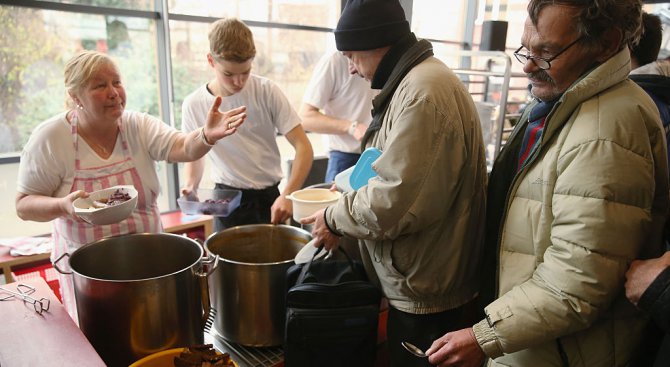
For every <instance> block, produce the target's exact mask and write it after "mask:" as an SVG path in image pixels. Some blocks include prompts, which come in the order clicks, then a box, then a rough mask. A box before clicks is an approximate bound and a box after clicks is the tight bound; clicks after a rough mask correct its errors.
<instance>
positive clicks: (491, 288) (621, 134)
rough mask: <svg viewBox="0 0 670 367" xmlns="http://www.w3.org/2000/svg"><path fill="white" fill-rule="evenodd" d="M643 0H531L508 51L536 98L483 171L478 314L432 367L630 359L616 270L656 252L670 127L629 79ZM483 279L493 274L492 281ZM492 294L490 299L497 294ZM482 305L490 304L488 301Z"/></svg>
mask: <svg viewBox="0 0 670 367" xmlns="http://www.w3.org/2000/svg"><path fill="white" fill-rule="evenodd" d="M641 19H642V3H641V2H640V0H589V1H585V0H530V2H529V3H528V18H527V19H526V23H525V26H524V32H523V35H522V37H521V47H519V49H517V51H516V52H515V53H514V55H515V57H516V59H517V60H518V61H519V62H521V63H522V64H523V65H524V67H523V70H524V72H525V73H526V74H527V75H528V78H529V80H530V84H531V93H532V95H533V97H534V98H535V100H534V101H533V102H532V103H530V104H529V106H528V107H527V108H526V109H525V112H524V113H523V115H522V117H521V120H520V123H519V124H517V125H516V126H515V129H514V131H513V132H512V133H511V135H510V137H509V138H508V139H507V144H506V145H505V147H504V148H503V149H502V151H501V152H500V155H499V156H498V157H497V159H496V161H495V163H494V165H493V170H492V172H491V176H490V177H489V186H488V196H487V213H486V218H487V228H486V247H485V249H486V250H485V251H484V254H485V256H494V258H490V259H493V261H492V262H486V263H485V264H484V267H483V269H484V271H487V272H490V274H488V276H487V274H484V276H485V278H484V280H485V282H484V286H483V289H482V293H481V294H480V297H482V301H486V302H490V303H488V305H487V306H486V307H485V313H486V317H485V318H484V319H483V320H481V321H480V322H478V323H476V324H475V325H474V326H472V327H469V328H466V329H462V330H459V331H456V332H451V333H447V334H446V335H444V336H443V337H441V338H439V339H437V340H436V341H435V342H434V343H433V345H432V346H431V348H430V349H429V350H427V351H426V353H427V354H428V355H429V357H428V360H429V362H430V363H432V364H434V365H438V366H442V367H443V366H479V365H480V364H481V363H482V362H484V360H485V359H486V358H489V360H488V365H489V366H516V367H519V366H520V367H524V366H528V367H543V366H588V367H612V366H626V365H628V363H629V362H630V361H631V359H632V358H633V355H634V353H635V351H636V348H637V347H638V344H639V341H640V339H641V337H642V336H643V330H644V327H645V325H646V324H647V322H648V320H647V318H645V317H643V316H642V315H641V313H640V312H639V311H638V310H637V309H636V308H635V306H633V304H631V303H630V302H628V300H627V299H626V295H625V293H624V280H625V279H624V274H625V273H626V270H627V268H628V265H629V264H630V263H631V262H632V261H633V260H634V259H638V258H650V257H653V256H658V255H659V254H660V251H661V250H662V248H663V244H662V232H663V224H664V222H665V217H666V213H667V212H668V166H667V158H666V144H665V134H664V132H663V128H662V126H661V122H660V119H659V114H658V110H657V109H656V106H655V105H654V102H653V101H652V100H651V99H650V98H649V96H648V95H647V94H646V93H645V92H644V91H643V90H642V89H641V88H640V87H638V86H637V85H636V84H635V83H634V82H633V81H631V80H629V79H628V73H629V72H630V54H629V50H628V46H629V44H634V43H636V42H637V40H638V38H639V36H640V22H641ZM489 282H490V283H489ZM491 298H495V299H493V300H492V299H491ZM484 304H486V303H484Z"/></svg>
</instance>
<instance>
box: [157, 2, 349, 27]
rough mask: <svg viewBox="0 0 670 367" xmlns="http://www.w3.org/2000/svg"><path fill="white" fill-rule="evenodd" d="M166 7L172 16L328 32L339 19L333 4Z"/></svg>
mask: <svg viewBox="0 0 670 367" xmlns="http://www.w3.org/2000/svg"><path fill="white" fill-rule="evenodd" d="M168 4H169V8H168V9H169V11H170V13H174V14H186V15H199V16H207V17H237V18H240V19H243V20H253V21H258V22H275V23H285V24H297V25H305V26H314V27H327V28H335V25H336V24H337V20H338V18H339V15H340V1H333V0H230V1H211V0H169V2H168Z"/></svg>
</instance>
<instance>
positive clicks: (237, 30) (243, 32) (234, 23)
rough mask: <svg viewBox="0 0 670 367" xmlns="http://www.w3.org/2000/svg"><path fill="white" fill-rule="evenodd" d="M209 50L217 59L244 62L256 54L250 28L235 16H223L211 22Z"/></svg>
mask: <svg viewBox="0 0 670 367" xmlns="http://www.w3.org/2000/svg"><path fill="white" fill-rule="evenodd" d="M209 51H210V53H211V54H212V56H214V57H215V58H217V59H219V60H226V61H234V62H245V61H247V60H249V59H252V58H254V57H255V56H256V46H255V45H254V37H253V35H252V34H251V30H250V29H249V27H247V25H246V24H244V23H243V22H242V21H241V20H239V19H237V18H223V19H219V20H217V21H216V22H214V23H212V26H211V30H210V31H209Z"/></svg>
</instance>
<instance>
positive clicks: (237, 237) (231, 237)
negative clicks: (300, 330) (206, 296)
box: [205, 224, 312, 347]
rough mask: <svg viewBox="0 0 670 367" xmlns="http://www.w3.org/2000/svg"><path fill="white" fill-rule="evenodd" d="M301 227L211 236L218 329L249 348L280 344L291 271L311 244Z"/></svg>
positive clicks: (241, 230)
mask: <svg viewBox="0 0 670 367" xmlns="http://www.w3.org/2000/svg"><path fill="white" fill-rule="evenodd" d="M311 237H312V236H311V235H310V234H309V233H308V232H307V231H305V230H302V229H300V228H296V227H291V226H285V225H271V224H254V225H246V226H239V227H233V228H229V229H226V230H223V231H221V232H218V233H215V234H213V235H211V236H210V237H209V238H208V239H207V240H206V241H205V248H206V249H207V251H208V252H209V253H211V254H214V255H218V256H219V257H220V258H221V260H220V261H219V266H218V267H217V268H216V270H215V271H214V274H213V275H212V276H211V278H210V287H209V288H210V291H211V292H212V299H213V302H212V303H213V307H214V308H215V309H216V310H217V313H216V319H215V320H214V329H215V331H216V332H217V333H219V334H220V335H221V336H223V337H224V338H225V339H226V340H229V341H232V342H235V343H239V344H242V345H247V346H256V347H259V346H274V345H281V344H282V341H283V338H284V319H285V317H286V315H285V313H286V306H285V296H286V293H285V292H286V270H288V268H289V267H290V266H291V265H293V264H294V261H293V259H294V258H295V255H296V254H297V253H298V252H299V251H300V249H301V248H302V247H303V246H304V245H305V244H306V243H307V242H309V240H310V239H311Z"/></svg>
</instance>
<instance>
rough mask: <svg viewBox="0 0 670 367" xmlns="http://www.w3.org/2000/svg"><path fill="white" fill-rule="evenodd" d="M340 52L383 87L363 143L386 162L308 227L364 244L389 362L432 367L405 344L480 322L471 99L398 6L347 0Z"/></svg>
mask: <svg viewBox="0 0 670 367" xmlns="http://www.w3.org/2000/svg"><path fill="white" fill-rule="evenodd" d="M335 43H336V46H337V49H338V50H340V51H342V53H343V54H344V55H345V56H346V57H348V58H349V60H350V61H351V63H352V65H353V66H354V68H355V71H356V73H358V74H359V75H361V76H363V77H364V78H365V79H366V80H369V81H370V82H371V87H372V88H373V89H381V92H380V93H379V94H378V95H377V96H376V97H375V98H374V100H373V102H372V104H373V119H372V122H371V123H370V126H369V128H368V130H367V132H366V133H365V136H364V137H363V139H362V144H363V146H374V147H376V148H378V149H379V150H381V152H382V154H381V156H380V157H379V158H378V159H377V160H376V161H375V162H374V163H373V169H374V170H375V172H376V173H377V176H376V177H375V178H372V179H370V180H369V182H368V184H367V185H365V186H363V187H361V188H359V189H358V190H356V191H353V192H348V193H345V194H344V195H343V196H342V197H341V198H340V200H339V201H338V202H337V203H335V204H333V205H331V206H329V207H328V208H327V209H325V210H320V211H318V212H316V213H315V214H314V215H313V216H310V217H307V218H305V219H303V220H302V223H303V224H309V223H314V226H313V229H312V234H313V236H314V238H315V239H316V243H317V244H323V245H324V247H325V248H326V249H333V248H334V247H336V246H337V245H338V239H339V237H338V236H339V235H345V236H347V237H350V238H356V239H358V241H359V248H360V249H361V252H362V253H361V257H362V260H363V262H364V265H365V266H366V269H367V270H368V274H369V275H370V277H371V278H372V281H375V282H378V283H379V284H380V285H381V290H382V291H383V293H384V295H385V296H386V298H387V299H388V302H389V311H388V320H387V345H388V349H389V357H390V358H389V359H390V362H391V365H392V366H402V367H407V366H428V365H429V364H428V362H427V360H426V358H416V357H415V356H413V355H411V354H410V353H409V352H408V351H406V350H404V349H403V347H402V346H401V342H402V341H407V342H410V343H412V344H414V345H416V346H418V347H419V348H423V349H425V348H427V347H428V346H429V345H430V343H431V342H432V340H434V339H435V338H437V337H439V336H440V335H443V334H444V333H445V332H447V331H449V330H458V329H460V328H462V327H464V326H465V325H470V324H471V323H472V322H474V321H476V319H477V318H476V317H475V316H474V315H475V310H476V309H475V307H476V304H477V302H476V301H475V299H476V296H477V292H478V291H479V276H480V273H481V272H480V269H479V268H478V267H477V263H478V259H479V257H480V254H481V253H480V250H481V246H482V243H483V230H482V226H483V223H484V216H485V212H484V210H485V206H486V198H485V195H486V162H485V155H484V143H483V138H482V130H481V126H480V123H479V117H478V115H477V110H476V107H475V105H474V102H473V100H472V97H471V96H470V94H469V93H468V91H467V90H466V88H465V86H464V85H463V83H462V82H461V81H460V80H459V78H458V77H457V76H456V75H455V74H454V73H453V72H452V71H451V70H450V69H449V68H448V67H447V66H446V65H445V64H444V63H443V62H441V61H440V60H438V59H437V58H435V57H434V56H433V48H432V46H431V44H430V42H428V41H426V40H417V38H416V37H415V36H414V34H413V33H412V32H411V31H410V28H409V23H408V22H407V20H406V18H405V13H404V11H403V9H402V7H401V5H400V3H399V2H398V0H351V1H349V2H348V3H347V5H346V6H345V8H344V10H343V11H342V15H341V17H340V19H339V21H338V23H337V28H336V29H335Z"/></svg>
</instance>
